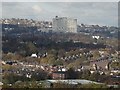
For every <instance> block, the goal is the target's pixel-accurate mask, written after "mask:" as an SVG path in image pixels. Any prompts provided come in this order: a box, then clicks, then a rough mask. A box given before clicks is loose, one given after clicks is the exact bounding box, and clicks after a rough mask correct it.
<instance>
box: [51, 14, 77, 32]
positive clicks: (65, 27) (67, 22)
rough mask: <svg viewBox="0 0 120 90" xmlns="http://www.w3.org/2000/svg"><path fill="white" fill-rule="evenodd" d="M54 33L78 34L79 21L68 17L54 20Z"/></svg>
mask: <svg viewBox="0 0 120 90" xmlns="http://www.w3.org/2000/svg"><path fill="white" fill-rule="evenodd" d="M53 31H54V32H64V33H66V32H72V33H76V32H77V19H73V18H68V17H58V16H56V17H55V18H53Z"/></svg>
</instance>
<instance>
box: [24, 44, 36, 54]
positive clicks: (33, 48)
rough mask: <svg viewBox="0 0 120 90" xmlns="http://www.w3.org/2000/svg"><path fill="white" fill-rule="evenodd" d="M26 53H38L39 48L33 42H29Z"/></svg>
mask: <svg viewBox="0 0 120 90" xmlns="http://www.w3.org/2000/svg"><path fill="white" fill-rule="evenodd" d="M26 51H27V52H26V54H27V55H31V54H32V53H38V48H37V47H36V46H35V45H34V44H33V43H32V42H28V43H27V44H26Z"/></svg>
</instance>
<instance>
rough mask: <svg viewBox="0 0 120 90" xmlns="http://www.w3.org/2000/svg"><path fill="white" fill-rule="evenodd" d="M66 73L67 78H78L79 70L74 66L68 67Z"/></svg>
mask: <svg viewBox="0 0 120 90" xmlns="http://www.w3.org/2000/svg"><path fill="white" fill-rule="evenodd" d="M66 75H67V79H76V78H77V77H78V76H77V72H76V71H75V70H74V69H73V68H70V69H68V71H67V73H66Z"/></svg>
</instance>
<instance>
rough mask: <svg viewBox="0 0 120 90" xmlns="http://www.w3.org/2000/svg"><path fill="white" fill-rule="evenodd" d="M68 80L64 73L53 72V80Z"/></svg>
mask: <svg viewBox="0 0 120 90" xmlns="http://www.w3.org/2000/svg"><path fill="white" fill-rule="evenodd" d="M65 78H66V73H65V72H62V71H60V72H59V71H58V72H53V73H52V79H65Z"/></svg>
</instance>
